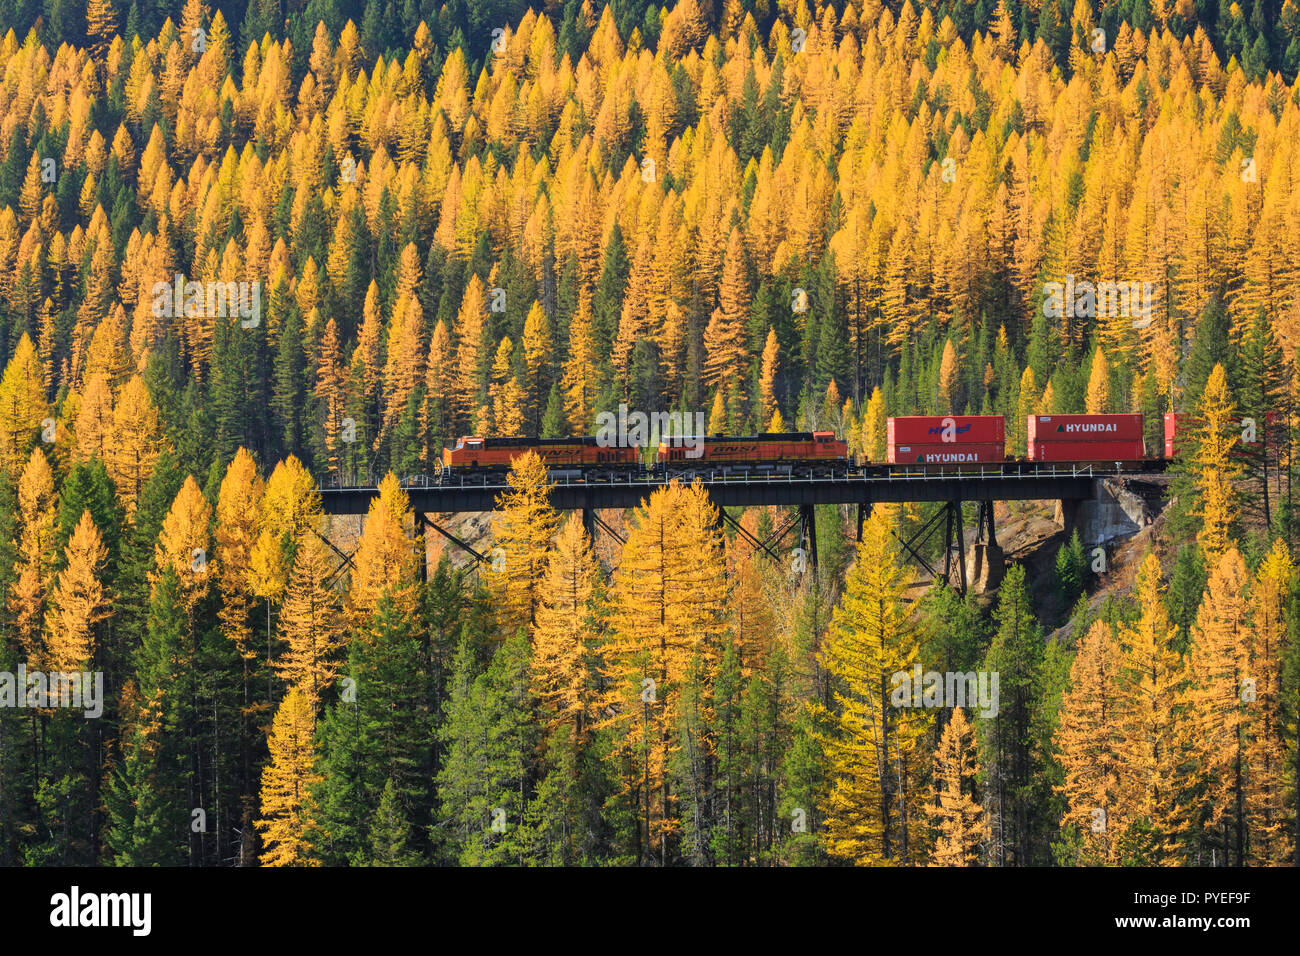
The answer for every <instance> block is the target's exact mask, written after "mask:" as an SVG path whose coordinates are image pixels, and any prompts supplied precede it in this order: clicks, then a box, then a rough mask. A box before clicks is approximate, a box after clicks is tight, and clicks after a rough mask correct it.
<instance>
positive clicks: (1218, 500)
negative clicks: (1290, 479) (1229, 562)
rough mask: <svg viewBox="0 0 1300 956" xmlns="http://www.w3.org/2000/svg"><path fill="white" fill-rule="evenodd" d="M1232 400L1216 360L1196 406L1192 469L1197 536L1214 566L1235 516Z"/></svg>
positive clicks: (1208, 560)
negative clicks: (1197, 523) (1195, 488)
mask: <svg viewBox="0 0 1300 956" xmlns="http://www.w3.org/2000/svg"><path fill="white" fill-rule="evenodd" d="M1232 417H1233V404H1232V398H1231V395H1230V394H1229V392H1228V377H1227V374H1226V373H1225V372H1224V370H1223V366H1222V365H1221V364H1216V365H1215V366H1214V370H1213V371H1212V372H1210V377H1209V380H1208V381H1207V382H1206V383H1205V391H1204V393H1203V394H1202V395H1201V403H1200V406H1199V407H1198V409H1197V419H1198V421H1199V425H1198V427H1197V428H1196V429H1195V441H1196V454H1195V456H1194V458H1193V461H1192V471H1193V473H1194V474H1195V475H1196V484H1197V490H1198V492H1199V493H1200V494H1199V502H1198V506H1197V514H1199V515H1200V517H1201V530H1200V531H1199V532H1198V533H1197V535H1196V539H1197V541H1199V542H1200V545H1201V549H1202V550H1203V551H1204V552H1205V559H1206V564H1207V565H1209V566H1211V567H1212V566H1213V565H1214V564H1215V562H1216V561H1217V560H1218V558H1219V556H1220V555H1222V554H1223V553H1224V551H1225V550H1226V549H1227V548H1228V534H1229V529H1230V527H1231V525H1232V522H1233V519H1234V518H1235V516H1236V491H1235V490H1234V488H1233V484H1232V482H1233V479H1234V478H1236V477H1237V473H1238V471H1239V469H1238V467H1237V465H1236V464H1235V462H1234V461H1233V458H1232V448H1233V446H1234V445H1235V444H1236V442H1237V438H1238V437H1239V436H1238V434H1237V432H1236V427H1235V425H1234V424H1233V421H1232Z"/></svg>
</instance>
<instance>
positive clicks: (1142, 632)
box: [1119, 552, 1185, 865]
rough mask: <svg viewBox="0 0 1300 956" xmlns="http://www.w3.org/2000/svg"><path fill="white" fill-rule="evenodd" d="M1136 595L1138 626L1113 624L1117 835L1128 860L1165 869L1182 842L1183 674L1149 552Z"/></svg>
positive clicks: (1155, 564) (1156, 564)
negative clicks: (1125, 824)
mask: <svg viewBox="0 0 1300 956" xmlns="http://www.w3.org/2000/svg"><path fill="white" fill-rule="evenodd" d="M1135 597H1136V600H1137V606H1138V610H1139V616H1138V619H1137V621H1135V622H1133V623H1121V624H1120V626H1119V641H1120V664H1119V667H1120V682H1119V694H1120V708H1121V713H1120V719H1121V721H1122V724H1123V732H1122V734H1121V742H1120V757H1121V760H1120V794H1121V797H1122V800H1123V803H1124V805H1125V810H1124V812H1123V814H1122V816H1123V818H1124V819H1127V820H1131V821H1132V822H1133V824H1134V826H1132V827H1130V830H1129V833H1128V834H1125V835H1122V836H1121V841H1122V844H1123V845H1122V846H1121V852H1122V853H1123V854H1125V856H1126V858H1127V859H1128V860H1137V861H1143V862H1149V863H1152V864H1157V865H1165V864H1167V863H1170V862H1172V861H1173V860H1174V859H1175V857H1176V852H1177V846H1178V843H1179V842H1180V838H1181V837H1180V827H1179V815H1178V812H1177V811H1178V805H1177V802H1176V797H1177V793H1176V790H1175V788H1176V775H1177V769H1178V763H1179V759H1180V758H1179V751H1178V745H1179V738H1180V731H1179V726H1178V721H1179V720H1180V717H1181V714H1182V709H1181V707H1180V706H1179V694H1180V693H1181V691H1182V687H1183V683H1184V680H1185V671H1184V668H1183V661H1182V658H1180V657H1179V655H1178V652H1177V651H1175V650H1174V649H1173V640H1174V634H1175V631H1174V627H1173V625H1172V624H1171V623H1170V620H1169V611H1168V610H1167V609H1166V605H1165V597H1164V593H1163V589H1162V587H1161V583H1160V560H1159V559H1158V558H1157V557H1156V555H1155V553H1154V552H1148V554H1147V556H1146V557H1145V558H1143V559H1142V564H1141V566H1140V567H1139V568H1138V576H1137V587H1136V591H1135Z"/></svg>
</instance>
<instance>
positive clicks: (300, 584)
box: [273, 534, 343, 722]
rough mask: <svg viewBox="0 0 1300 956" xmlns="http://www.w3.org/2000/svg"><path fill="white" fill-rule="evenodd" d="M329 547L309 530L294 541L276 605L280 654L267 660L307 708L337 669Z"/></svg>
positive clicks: (337, 627) (339, 633) (338, 636)
mask: <svg viewBox="0 0 1300 956" xmlns="http://www.w3.org/2000/svg"><path fill="white" fill-rule="evenodd" d="M330 556H331V552H330V550H329V548H328V547H327V546H326V544H325V543H324V542H323V541H322V540H321V539H320V538H319V537H318V536H317V535H315V534H308V535H305V536H304V537H303V539H302V541H301V542H300V543H299V545H298V549H297V552H296V553H295V555H294V559H293V568H292V570H291V571H290V574H289V582H288V585H287V587H286V588H285V594H284V604H283V605H282V606H281V608H280V622H279V636H280V639H281V640H282V641H283V642H284V648H285V650H284V653H283V655H281V656H280V657H279V658H278V659H277V660H275V661H274V662H273V667H274V668H275V673H276V675H277V676H278V677H279V678H280V679H281V680H283V681H284V682H285V684H286V685H288V686H291V687H297V688H298V689H299V690H300V691H301V692H302V693H303V694H304V695H306V698H307V700H308V702H309V704H310V706H311V708H312V714H313V716H312V720H313V722H314V721H315V716H314V715H315V708H316V705H317V704H318V703H319V702H320V699H321V694H322V693H323V692H324V690H325V688H326V687H328V686H329V685H330V683H332V682H333V680H334V676H335V674H337V673H338V668H339V663H340V661H339V658H340V651H341V649H342V637H343V627H342V622H341V621H340V620H339V607H338V602H337V601H336V600H335V594H334V591H333V589H332V588H331V587H330V585H329V582H330V579H331V578H332V577H333V576H334V566H333V562H332V561H331V557H330Z"/></svg>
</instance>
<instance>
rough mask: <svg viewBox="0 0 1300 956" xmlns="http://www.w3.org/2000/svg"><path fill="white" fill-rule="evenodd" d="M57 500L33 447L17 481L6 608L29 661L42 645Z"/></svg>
mask: <svg viewBox="0 0 1300 956" xmlns="http://www.w3.org/2000/svg"><path fill="white" fill-rule="evenodd" d="M57 516H58V499H57V498H56V497H55V494H54V474H53V472H51V471H50V464H49V462H48V461H47V460H46V458H45V454H44V452H42V451H41V450H40V449H39V448H33V449H32V455H31V458H29V459H28V460H27V467H26V468H24V469H23V473H22V477H21V478H20V479H19V481H18V555H17V560H16V562H15V565H14V583H13V590H12V593H11V594H10V596H9V610H10V611H11V612H13V615H14V628H15V630H16V632H17V635H18V643H19V646H20V647H21V648H22V650H23V652H24V653H25V654H26V656H27V658H28V660H29V661H33V662H34V661H35V658H36V656H37V654H38V652H39V649H40V647H41V639H40V629H41V620H42V618H43V617H44V615H45V602H46V598H47V596H48V595H49V591H50V585H51V583H52V581H53V577H54V566H55V563H56V561H57V557H58V555H57V554H56V551H55V521H56V519H57Z"/></svg>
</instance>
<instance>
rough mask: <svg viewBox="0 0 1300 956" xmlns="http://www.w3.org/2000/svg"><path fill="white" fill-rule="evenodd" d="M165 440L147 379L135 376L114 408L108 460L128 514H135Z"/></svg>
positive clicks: (109, 469)
mask: <svg viewBox="0 0 1300 956" xmlns="http://www.w3.org/2000/svg"><path fill="white" fill-rule="evenodd" d="M165 441H166V439H164V438H163V434H162V428H161V426H160V425H159V424H158V409H157V408H156V407H154V403H153V399H152V398H150V397H149V389H148V388H147V387H145V384H144V379H143V378H141V377H140V376H139V375H135V376H133V377H132V378H131V379H130V381H128V382H127V383H126V385H124V386H123V387H122V394H121V395H119V396H118V399H117V404H116V405H115V406H114V408H113V433H112V436H111V437H110V439H109V446H108V461H107V462H106V463H105V464H106V465H107V466H108V474H109V477H111V478H112V479H113V484H114V485H116V486H117V491H118V495H119V496H120V497H121V499H122V502H123V504H125V505H126V511H127V514H128V515H130V514H134V513H135V506H136V503H137V502H138V501H139V500H140V492H141V490H142V489H143V488H144V485H145V482H147V481H148V480H149V478H150V477H151V476H152V475H153V466H154V464H155V463H156V462H157V461H158V456H159V454H161V453H162V449H163V445H164V442H165Z"/></svg>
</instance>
